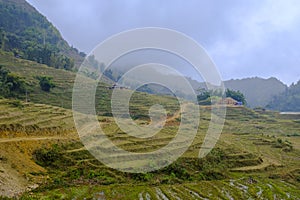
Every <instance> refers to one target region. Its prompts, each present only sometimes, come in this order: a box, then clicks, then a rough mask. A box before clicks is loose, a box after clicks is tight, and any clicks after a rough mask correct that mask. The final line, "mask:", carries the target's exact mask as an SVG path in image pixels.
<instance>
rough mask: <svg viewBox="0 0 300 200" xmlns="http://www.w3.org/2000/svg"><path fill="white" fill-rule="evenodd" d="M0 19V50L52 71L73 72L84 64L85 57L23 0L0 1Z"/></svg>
mask: <svg viewBox="0 0 300 200" xmlns="http://www.w3.org/2000/svg"><path fill="white" fill-rule="evenodd" d="M0 19H1V20H0V47H1V49H2V50H5V51H9V52H13V53H14V55H15V56H17V57H21V58H25V59H28V60H32V61H36V62H39V63H43V64H47V65H49V66H51V67H55V68H64V69H72V68H73V67H74V64H75V66H77V67H78V66H80V64H81V62H82V61H83V56H84V54H83V53H81V54H80V53H79V52H78V50H77V49H75V48H72V47H70V46H69V45H68V43H67V42H66V41H65V40H64V39H63V38H62V36H61V35H60V33H59V31H58V30H57V29H56V28H55V27H54V26H53V25H52V24H51V23H50V22H49V21H48V20H47V19H46V17H44V16H43V15H41V14H40V13H39V12H38V11H37V10H36V9H35V8H34V7H32V6H31V5H30V4H29V3H27V2H26V1H25V0H0ZM74 62H75V63H74Z"/></svg>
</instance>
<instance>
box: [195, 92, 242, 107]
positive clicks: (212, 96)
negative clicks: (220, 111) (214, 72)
mask: <svg viewBox="0 0 300 200" xmlns="http://www.w3.org/2000/svg"><path fill="white" fill-rule="evenodd" d="M198 92H199V94H198V95H197V100H198V103H199V105H211V104H214V103H216V102H217V101H218V100H220V99H221V98H222V96H223V95H222V92H221V91H218V90H210V91H208V90H206V89H205V88H202V89H199V90H198ZM225 96H226V97H231V98H232V99H234V100H236V101H238V102H242V104H243V105H246V104H247V101H246V99H245V96H244V94H243V93H241V92H240V91H234V90H230V89H226V91H225Z"/></svg>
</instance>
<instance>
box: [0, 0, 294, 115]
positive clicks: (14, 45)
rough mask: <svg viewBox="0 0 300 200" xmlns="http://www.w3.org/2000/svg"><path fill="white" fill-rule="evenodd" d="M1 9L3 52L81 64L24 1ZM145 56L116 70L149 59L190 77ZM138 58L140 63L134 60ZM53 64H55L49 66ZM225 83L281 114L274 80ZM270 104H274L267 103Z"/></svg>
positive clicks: (0, 0) (0, 1) (174, 61)
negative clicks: (275, 99) (277, 110)
mask: <svg viewBox="0 0 300 200" xmlns="http://www.w3.org/2000/svg"><path fill="white" fill-rule="evenodd" d="M0 9H1V12H0V15H1V20H0V27H1V40H0V44H1V48H2V50H5V51H10V52H13V53H14V55H15V56H17V57H21V58H24V59H28V60H33V61H36V62H40V63H44V64H47V65H49V66H52V65H54V66H52V67H56V68H64V69H72V68H70V66H71V65H68V64H67V63H68V62H66V61H68V59H70V61H72V60H75V64H76V65H77V67H78V66H79V65H80V64H81V61H82V60H83V56H84V55H85V54H84V53H80V52H78V50H77V49H76V48H73V47H70V46H69V45H68V43H67V42H66V41H65V40H64V39H63V38H62V36H61V34H60V32H59V30H57V29H56V28H55V27H54V26H53V25H52V24H51V23H50V22H49V21H48V20H47V19H46V17H44V16H43V15H41V14H40V13H39V12H38V11H37V10H36V9H35V8H34V7H32V6H31V5H29V4H28V3H27V2H26V1H25V0H7V1H4V0H0ZM12 22H13V23H12ZM145 52H146V53H147V54H145V55H143V56H141V55H140V54H139V53H137V54H136V56H135V57H134V56H131V57H130V56H127V57H126V58H127V60H126V59H124V61H122V59H121V62H119V63H118V62H116V63H115V64H116V65H115V69H117V70H119V71H120V69H126V66H127V65H128V66H131V65H130V63H131V64H142V63H143V62H146V61H147V62H149V61H151V59H153V58H157V61H158V63H164V62H165V64H169V65H172V66H173V65H174V66H175V68H177V69H180V67H181V72H182V73H184V72H186V73H185V74H184V75H185V76H189V74H190V73H193V71H192V70H190V68H191V66H188V65H187V64H186V62H184V61H180V60H179V59H178V58H173V57H172V56H168V55H167V54H166V55H165V54H162V53H161V52H160V53H158V54H155V53H153V52H152V53H151V52H150V53H149V52H147V51H145ZM145 52H144V53H145ZM146 55H148V57H147V56H146ZM140 57H142V59H136V58H140ZM53 60H55V62H52V61H53ZM128 60H129V61H128ZM69 64H72V63H69ZM96 64H97V63H96ZM98 64H99V63H98ZM98 64H97V65H98ZM99 65H100V64H99ZM182 66H183V67H182ZM98 67H100V66H98ZM96 68H97V66H96ZM118 68H119V69H118ZM169 78H170V82H172V76H171V75H170V77H169ZM112 80H113V81H116V80H117V77H112ZM174 80H175V81H173V82H176V78H175V79H174ZM189 82H190V83H191V84H192V86H193V88H194V89H198V88H201V87H203V84H201V83H200V82H201V80H200V81H199V80H197V81H195V80H193V77H192V78H191V79H189ZM224 83H225V86H226V87H227V88H229V89H233V90H239V91H241V92H242V93H244V95H245V97H246V100H247V102H248V106H249V107H257V106H261V107H265V106H267V105H270V106H269V108H272V109H280V110H282V109H283V108H284V106H283V105H282V106H281V107H278V106H274V102H276V101H274V99H273V97H274V96H278V95H281V94H282V93H283V92H284V91H286V89H287V85H285V84H284V83H282V82H281V81H279V80H278V79H277V78H268V79H263V78H258V77H255V78H245V79H231V80H228V81H225V82H224ZM148 89H149V88H148ZM148 89H146V90H145V88H144V89H142V90H144V91H147V92H150V93H158V94H164V93H169V92H170V91H169V90H165V89H162V88H159V87H152V89H151V90H148ZM271 100H272V102H273V103H270V101H271ZM281 102H283V101H281ZM289 110H290V109H289Z"/></svg>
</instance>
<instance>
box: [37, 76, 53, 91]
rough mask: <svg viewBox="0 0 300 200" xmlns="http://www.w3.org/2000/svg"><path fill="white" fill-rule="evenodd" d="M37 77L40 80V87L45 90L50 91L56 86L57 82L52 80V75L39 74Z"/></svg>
mask: <svg viewBox="0 0 300 200" xmlns="http://www.w3.org/2000/svg"><path fill="white" fill-rule="evenodd" d="M36 78H37V79H38V80H39V81H40V82H39V83H40V87H41V89H42V90H43V91H45V92H50V90H51V89H52V88H54V87H55V84H54V83H53V82H52V79H53V78H52V77H49V76H37V77H36Z"/></svg>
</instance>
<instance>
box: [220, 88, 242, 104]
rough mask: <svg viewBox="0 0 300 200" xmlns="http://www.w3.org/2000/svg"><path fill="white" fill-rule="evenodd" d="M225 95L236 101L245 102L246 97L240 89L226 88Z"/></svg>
mask: <svg viewBox="0 0 300 200" xmlns="http://www.w3.org/2000/svg"><path fill="white" fill-rule="evenodd" d="M225 94H226V97H231V98H233V99H234V100H236V101H239V102H242V103H243V104H244V105H246V104H247V101H246V98H245V96H244V94H243V93H241V92H240V91H234V90H230V89H226V92H225Z"/></svg>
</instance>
